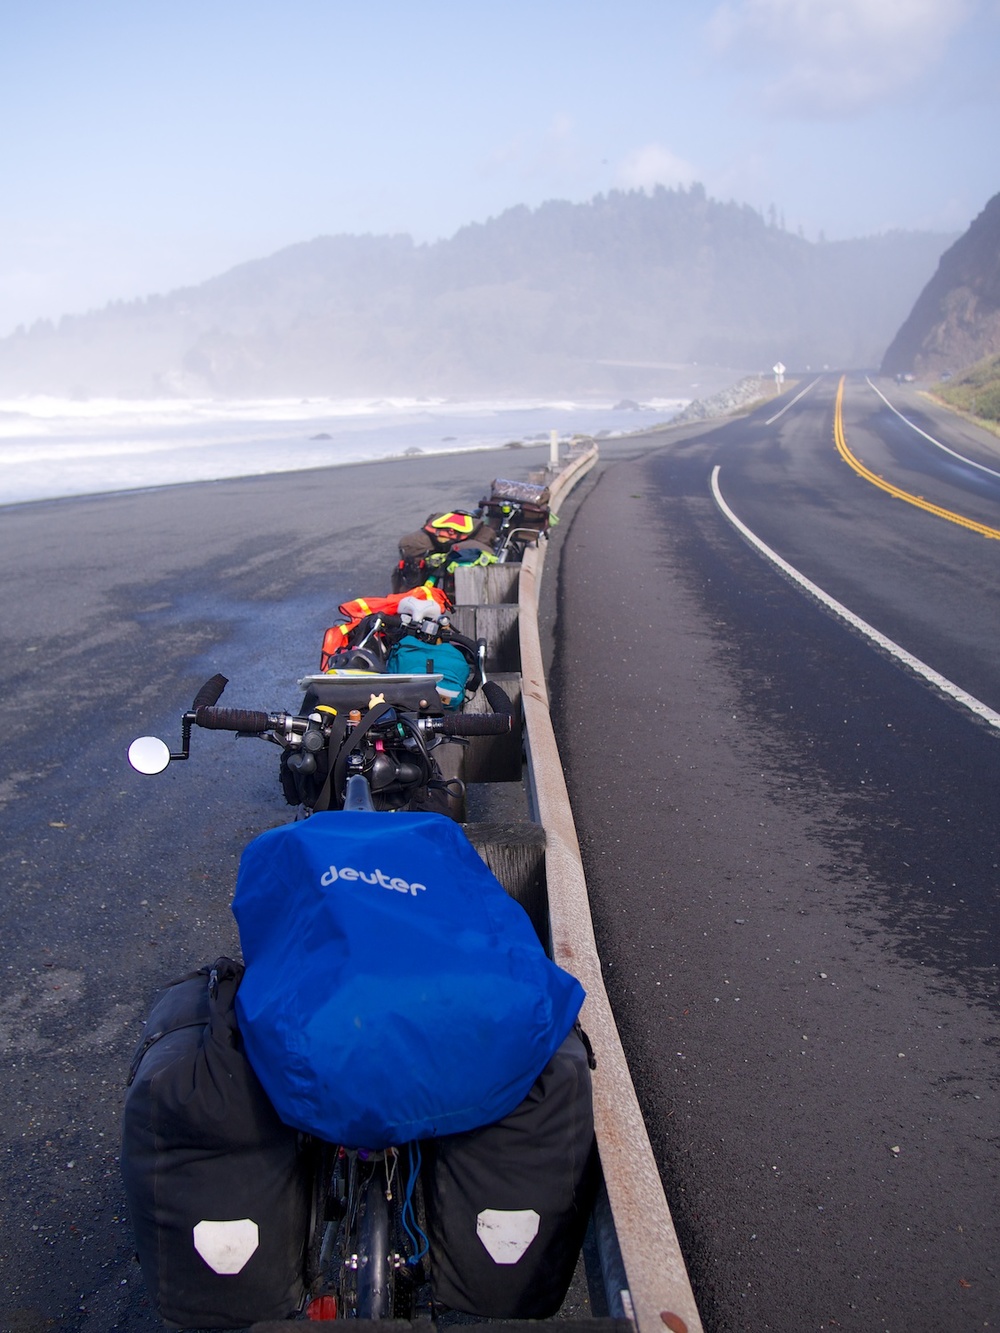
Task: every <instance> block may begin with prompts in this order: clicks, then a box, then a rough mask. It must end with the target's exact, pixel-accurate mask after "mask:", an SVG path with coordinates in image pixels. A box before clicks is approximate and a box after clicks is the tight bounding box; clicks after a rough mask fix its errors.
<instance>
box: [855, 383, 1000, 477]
mask: <svg viewBox="0 0 1000 1333" xmlns="http://www.w3.org/2000/svg"><path fill="white" fill-rule="evenodd" d="M865 382H866V383H867V385H868V387H869V389H873V390H874V391H875V393H877V394H878V396H879V397H880V398H881V399H882V401H883V403H885V405H886V407H887V408H888V409H889V411H890V412H895V414H896V416H897V417H899V419H900V421H905V422H906V424H907V425H908V426H909V427H910V429H911V430H915V431H916V432H917V434H918V435H922V436H923V437H924V439H925V440H927V441H928V443H929V444H933V445H935V446H936V447H937V448H938V449H942V450H943V451H944V452H945V453H946V454H951V456H952V458H957V459H958V461H959V462H960V463H965V464H966V465H967V466H968V467H975V468H978V469H979V471H980V472H988V473H989V475H990V476H991V477H996V478H998V479H1000V472H997V470H996V469H995V468H992V467H987V466H986V464H985V463H977V462H975V461H974V460H973V459H971V458H966V456H965V454H959V453H956V452H955V450H954V449H949V448H948V446H947V445H946V444H942V443H941V441H940V440H935V438H934V436H933V435H928V434H927V432H926V431H925V430H921V429H920V427H919V426H917V425H916V424H915V423H914V422H912V421H911V420H910V418H909V417H904V416H903V414H902V412H900V410H899V408H898V407H893V405H892V403H890V402H889V400H888V398H886V396H885V394H884V393H883V392H882V390H881V389H880V388H879V387H878V385H876V384H873V383H872V382H871V380H870V379H869V378H868V376H867V375H866V376H865Z"/></svg>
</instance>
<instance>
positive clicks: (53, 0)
mask: <svg viewBox="0 0 1000 1333" xmlns="http://www.w3.org/2000/svg"><path fill="white" fill-rule="evenodd" d="M998 71H1000V0H728V3H718V2H716V0H704V2H702V0H690V2H686V0H672V2H671V0H658V2H655V0H614V3H612V2H611V0H605V2H604V3H594V2H592V0H579V2H578V3H570V2H569V0H533V2H531V3H528V2H525V0H504V2H503V3H493V4H485V3H478V0H462V2H458V0H353V3H342V2H341V0H270V2H265V0H169V3H167V2H166V0H0V115H2V122H0V123H2V126H3V133H2V134H0V198H2V200H3V203H2V207H0V336H2V335H4V334H6V333H9V332H10V331H11V330H13V328H14V327H16V325H18V324H19V323H22V322H23V323H29V324H30V323H31V322H32V321H33V320H35V319H37V318H42V317H46V318H58V317H59V316H60V315H62V314H66V313H74V312H78V311H82V310H86V309H91V308H95V307H99V306H102V305H104V304H105V303H106V302H107V301H109V300H113V299H123V298H124V299H129V298H132V297H136V296H144V295H147V294H150V293H152V292H161V291H168V290H171V289H172V288H175V287H177V286H181V285H185V284H190V283H196V282H200V281H202V280H204V279H205V278H208V277H211V276H213V275H214V274H216V273H219V272H222V271H224V270H225V269H227V268H229V267H231V266H232V265H234V264H236V263H240V262H242V261H243V260H247V259H252V258H258V257H260V256H263V255H267V254H270V253H272V252H274V251H275V250H278V249H280V248H282V247H283V246H286V245H291V244H294V243H295V242H297V241H303V240H309V239H311V238H312V237H314V236H319V235H328V234H335V233H341V232H353V233H360V232H376V233H390V232H407V233H409V234H410V235H412V236H414V237H415V238H416V239H417V240H419V241H428V240H434V239H437V238H439V237H445V236H450V235H453V234H454V232H455V231H456V230H457V229H458V228H459V227H461V226H462V225H463V224H465V223H468V222H481V221H485V220H486V219H487V218H489V217H492V216H496V215H497V214H498V213H500V212H502V211H503V210H504V209H506V208H509V207H512V206H514V205H516V204H528V205H529V206H537V205H538V204H540V203H542V202H544V201H545V200H547V199H556V198H558V199H571V200H575V201H583V200H587V199H590V198H593V197H594V196H595V195H597V194H600V193H604V192H606V191H607V190H610V189H619V188H629V189H638V188H649V187H652V186H653V185H655V184H657V183H660V184H664V185H667V186H675V185H686V184H690V183H691V182H693V181H699V182H701V183H702V184H703V185H704V186H705V188H706V189H707V191H708V193H709V194H710V195H711V196H713V197H716V198H720V199H735V200H737V201H738V202H740V203H748V204H751V205H752V206H754V207H755V208H758V209H760V210H761V211H763V212H765V213H767V212H768V211H769V210H770V208H771V207H772V206H773V207H774V209H775V210H776V214H777V216H778V217H779V218H783V219H784V222H785V225H786V226H787V227H788V228H789V230H793V231H797V230H799V229H800V228H801V230H802V232H803V234H804V235H805V236H806V237H807V238H808V239H811V240H815V239H817V238H818V237H819V235H820V233H823V234H824V235H825V236H826V237H827V238H828V239H831V240H832V239H842V238H846V237H853V236H861V235H870V234H872V233H876V232H882V231H885V230H888V229H891V228H908V229H917V228H921V229H923V228H929V229H934V230H943V231H962V230H964V229H965V227H967V226H968V224H969V222H970V221H971V220H972V219H973V217H975V216H976V214H977V213H979V212H980V211H981V209H982V208H983V207H984V205H985V204H986V202H987V200H988V199H989V198H990V197H991V196H992V195H994V194H996V193H997V192H998V191H1000V153H998V149H997V144H998V142H1000V78H998V77H997V75H998Z"/></svg>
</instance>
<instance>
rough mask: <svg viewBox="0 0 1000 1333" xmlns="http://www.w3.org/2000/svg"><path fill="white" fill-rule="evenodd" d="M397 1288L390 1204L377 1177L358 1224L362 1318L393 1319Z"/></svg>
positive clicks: (367, 1191)
mask: <svg viewBox="0 0 1000 1333" xmlns="http://www.w3.org/2000/svg"><path fill="white" fill-rule="evenodd" d="M394 1286H395V1273H394V1270H393V1267H392V1255H391V1237H390V1225H389V1202H388V1200H387V1199H386V1197H385V1190H384V1189H383V1188H382V1186H381V1183H380V1181H379V1180H378V1177H377V1174H376V1175H375V1176H373V1177H371V1178H370V1179H369V1180H368V1182H367V1187H366V1188H365V1189H364V1191H363V1194H362V1200H361V1216H360V1218H359V1220H358V1271H357V1316H358V1318H359V1319H391V1318H392V1317H393V1304H394V1302H393V1294H394V1291H393V1289H394Z"/></svg>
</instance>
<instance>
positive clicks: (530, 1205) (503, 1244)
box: [424, 1029, 597, 1319]
mask: <svg viewBox="0 0 1000 1333" xmlns="http://www.w3.org/2000/svg"><path fill="white" fill-rule="evenodd" d="M424 1150H425V1152H426V1154H427V1156H428V1163H427V1167H426V1171H425V1182H426V1196H425V1197H426V1205H427V1221H428V1232H429V1239H430V1257H431V1286H432V1291H433V1295H434V1299H435V1300H437V1301H440V1302H441V1303H443V1304H444V1305H447V1306H450V1307H451V1308H452V1309H454V1310H462V1311H465V1312H466V1313H468V1314H473V1315H477V1316H479V1317H480V1318H490V1319H547V1318H549V1317H550V1316H551V1315H554V1314H555V1313H556V1311H557V1310H558V1309H559V1307H560V1305H561V1304H562V1303H563V1300H564V1299H565V1297H566V1292H567V1290H568V1289H569V1284H570V1282H571V1281H572V1279H573V1272H574V1269H575V1267H576V1261H577V1258H578V1257H579V1253H580V1247H581V1245H582V1244H583V1237H584V1232H585V1231H586V1227H587V1219H588V1217H589V1215H590V1212H591V1208H592V1206H593V1200H594V1191H595V1189H596V1182H597V1157H596V1146H595V1142H594V1112H593V1101H592V1096H591V1081H590V1065H589V1057H588V1051H587V1048H586V1046H585V1045H584V1042H583V1041H582V1040H581V1037H580V1035H579V1033H578V1031H577V1030H576V1029H574V1030H573V1031H572V1032H570V1034H569V1036H568V1037H567V1038H566V1040H565V1041H564V1042H563V1044H562V1045H561V1046H560V1048H559V1050H558V1051H556V1053H555V1055H554V1056H553V1057H552V1059H551V1060H550V1061H549V1063H548V1064H547V1065H546V1067H545V1068H544V1069H543V1070H542V1073H541V1074H540V1075H539V1077H538V1079H537V1080H536V1082H535V1084H534V1086H533V1088H532V1089H531V1091H530V1092H529V1093H528V1096H527V1097H526V1098H525V1099H524V1101H523V1102H522V1103H521V1104H520V1106H518V1107H517V1108H516V1109H515V1110H513V1111H512V1112H511V1113H510V1115H508V1116H505V1117H504V1119H503V1120H500V1121H497V1123H496V1124H492V1125H486V1126H485V1127H484V1128H482V1129H475V1130H470V1131H469V1132H468V1133H465V1134H453V1135H450V1136H448V1137H445V1138H440V1139H436V1140H433V1141H431V1142H428V1143H426V1144H425V1145H424Z"/></svg>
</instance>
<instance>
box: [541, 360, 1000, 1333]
mask: <svg viewBox="0 0 1000 1333" xmlns="http://www.w3.org/2000/svg"><path fill="white" fill-rule="evenodd" d="M883 395H884V396H883ZM894 408H895V409H897V410H893V409H894ZM899 413H902V414H903V415H902V416H900V415H899ZM928 437H930V438H928ZM663 444H664V447H663V448H662V450H660V451H658V452H655V453H653V454H651V455H648V456H645V457H643V458H640V459H634V460H631V461H622V462H616V463H612V464H608V465H602V467H601V468H600V470H599V472H598V474H597V475H596V477H592V478H591V479H590V480H589V481H588V482H587V483H586V486H585V491H584V495H583V497H582V498H581V499H579V500H578V501H577V502H576V503H575V504H574V506H573V514H572V517H571V518H569V517H568V519H567V527H566V530H565V531H564V533H563V536H562V543H563V559H562V562H561V577H560V596H559V607H558V611H559V620H558V626H557V631H556V635H555V670H554V673H553V677H552V694H553V700H554V707H555V714H556V722H557V734H558V735H559V736H560V743H561V746H562V750H563V758H564V762H565V765H566V769H567V774H568V779H569V785H570V794H571V798H572V801H573V806H574V812H575V815H576V819H577V824H578V829H579V832H580V838H581V844H582V848H583V853H584V861H585V865H586V868H587V873H588V883H589V886H590V891H591V896H592V899H593V902H594V912H595V918H596V927H597V932H598V939H599V944H600V950H601V957H602V959H603V962H604V967H605V972H606V976H607V980H608V986H609V990H610V993H611V996H612V1001H613V1003H614V1005H615V1008H616V1013H617V1015H618V1018H619V1025H620V1027H621V1029H622V1032H623V1037H624V1040H625V1044H626V1049H627V1052H628V1055H629V1059H630V1064H631V1067H632V1069H633V1071H634V1076H635V1080H636V1084H637V1088H638V1092H639V1096H640V1101H641V1103H642V1106H643V1109H644V1114H645V1116H646V1119H647V1124H648V1128H649V1131H650V1135H651V1138H652V1140H653V1144H654V1150H655V1152H656V1154H657V1158H658V1161H659V1164H660V1167H661V1171H662V1174H663V1178H664V1181H665V1185H666V1189H667V1195H668V1198H669V1200H670V1201H671V1205H672V1208H673V1211H674V1217H675V1221H676V1223H677V1226H678V1230H679V1233H680V1238H681V1242H682V1246H683V1248H684V1251H685V1254H686V1256H687V1259H688V1264H689V1269H690V1273H691V1277H692V1280H693V1283H694V1287H695V1291H696V1295H697V1297H698V1300H699V1307H700V1309H701V1312H702V1317H703V1319H704V1321H705V1325H706V1328H707V1329H710V1330H715V1333H730V1331H732V1330H743V1329H747V1330H751V1329H752V1330H755V1331H756V1330H765V1329H770V1330H780V1333H800V1331H801V1330H806V1329H828V1328H829V1329H851V1330H856V1331H857V1333H861V1331H862V1330H865V1331H866V1333H867V1331H869V1330H875V1329H879V1330H882V1329H884V1330H902V1329H908V1330H932V1329H937V1328H952V1329H974V1328H983V1327H991V1326H994V1325H995V1324H996V1322H997V1317H998V1312H1000V1279H998V1273H997V1265H998V1256H1000V1222H998V1214H997V1209H996V1198H997V1162H998V1157H997V1128H998V1123H1000V1121H998V1115H997V1073H998V1069H997V1052H998V1048H1000V1029H998V1024H997V980H998V978H997V962H998V952H1000V946H998V927H1000V920H998V884H1000V875H998V861H1000V855H998V847H997V814H998V802H1000V728H998V727H997V725H995V722H1000V718H997V717H995V714H996V713H997V712H1000V662H998V659H997V652H996V649H997V634H998V630H1000V449H998V447H997V442H996V441H995V440H994V439H992V437H989V436H987V435H985V434H983V433H982V432H979V431H977V430H975V429H974V428H972V427H968V426H965V425H964V424H963V423H962V422H960V421H958V420H957V419H955V418H954V417H951V416H949V415H947V414H944V413H938V412H937V411H935V410H934V409H932V408H931V407H929V406H928V405H927V403H926V402H925V401H924V400H923V399H921V398H920V397H918V396H917V395H916V394H915V393H913V392H912V391H911V390H909V389H905V388H904V389H901V388H897V386H895V385H891V384H889V383H884V382H883V383H879V384H878V385H877V386H872V385H870V384H868V383H867V382H866V381H865V380H864V379H863V377H857V378H854V377H852V378H850V379H849V380H848V381H847V382H846V383H845V384H844V385H843V386H841V384H840V382H839V380H838V378H836V377H820V378H819V379H817V380H816V381H815V382H813V381H809V380H804V381H800V382H799V384H798V385H797V386H796V388H795V390H794V391H790V392H788V393H787V394H786V395H785V396H784V397H783V398H782V399H781V400H780V401H779V402H777V403H775V404H772V405H771V406H769V407H767V408H763V409H760V410H758V411H756V412H754V413H753V414H752V415H750V416H749V417H747V418H745V419H743V420H738V421H733V422H729V423H726V424H724V425H722V426H716V427H701V428H700V429H697V430H689V431H683V430H680V429H678V430H675V431H668V432H666V433H665V434H664V436H663ZM716 468H717V469H718V472H717V474H716V477H717V489H718V494H719V496H720V497H721V499H722V500H723V501H724V502H725V505H726V506H727V507H728V510H729V511H730V513H731V515H732V516H733V517H734V518H735V519H738V520H739V521H740V522H741V523H742V524H743V525H744V526H745V528H746V529H747V530H748V531H749V532H750V533H752V534H753V535H754V537H755V538H756V539H758V540H759V542H760V543H762V544H764V545H766V547H767V548H769V550H770V551H772V552H773V553H774V555H775V556H777V557H779V558H780V559H782V560H784V561H785V562H787V564H788V565H790V566H792V567H793V568H794V569H795V570H796V571H798V572H799V573H800V574H801V575H802V576H804V577H805V578H806V579H808V580H809V581H810V582H811V584H812V585H815V586H816V587H817V588H818V589H820V590H822V591H823V593H825V594H826V595H827V596H828V597H829V598H831V599H834V600H835V601H836V602H837V603H839V604H840V605H841V606H843V607H844V608H846V609H847V611H849V612H850V613H853V615H854V616H855V617H857V618H859V619H860V620H862V621H863V622H865V623H866V624H867V625H869V626H871V627H872V628H873V629H874V630H875V631H877V632H879V633H880V634H881V635H882V636H884V638H885V639H887V640H890V641H891V643H892V644H893V645H898V646H899V648H900V649H902V650H904V651H905V652H906V653H907V654H909V655H910V656H911V657H912V658H915V659H917V660H918V662H919V663H922V664H925V665H926V666H927V667H929V668H931V669H932V670H933V671H934V672H937V673H939V674H940V676H942V677H944V678H946V680H947V681H949V682H951V683H952V684H953V685H954V686H955V687H957V691H958V693H959V695H960V699H959V700H956V699H955V698H953V697H951V696H949V695H947V694H944V693H942V692H941V690H940V689H939V688H938V687H937V686H935V685H933V684H931V683H928V681H927V680H926V679H925V678H924V677H923V676H921V675H920V674H919V673H918V671H917V670H916V669H915V668H914V667H913V665H905V664H901V663H900V662H899V661H898V660H897V659H896V658H895V657H894V656H893V655H892V653H891V652H890V651H889V648H888V647H887V646H886V645H885V644H884V643H883V644H882V646H876V645H874V644H873V643H872V642H871V641H870V640H869V639H868V638H866V637H865V634H864V633H863V632H862V631H861V630H860V629H859V628H856V627H854V626H852V625H849V624H848V623H845V621H844V620H843V619H842V618H841V617H840V614H839V613H835V612H834V611H831V610H830V609H828V607H827V606H826V605H824V604H823V603H822V602H821V601H819V600H818V599H817V596H816V595H815V594H813V593H809V592H806V591H804V590H803V589H802V587H801V586H800V585H799V584H797V583H796V582H795V581H794V579H793V578H792V577H791V576H790V575H789V573H788V572H787V571H786V570H783V569H780V568H779V567H777V566H776V565H775V564H774V563H773V560H772V558H771V557H770V556H768V555H767V554H763V553H761V551H760V550H759V549H758V547H757V546H754V545H752V544H751V542H750V541H749V540H748V538H747V536H746V535H745V534H744V532H742V531H741V530H739V529H738V528H737V527H735V526H734V522H733V520H732V518H730V517H729V516H728V515H727V513H726V512H724V510H723V509H722V508H721V507H720V503H719V500H718V499H717V498H716V496H715V495H714V494H713V489H712V476H713V472H714V471H715V469H716ZM966 695H968V696H971V697H972V700H973V702H975V701H978V703H979V704H981V705H982V707H981V709H980V712H979V713H976V712H973V711H970V708H969V706H968V703H969V700H968V699H966V698H965V696H966Z"/></svg>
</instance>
